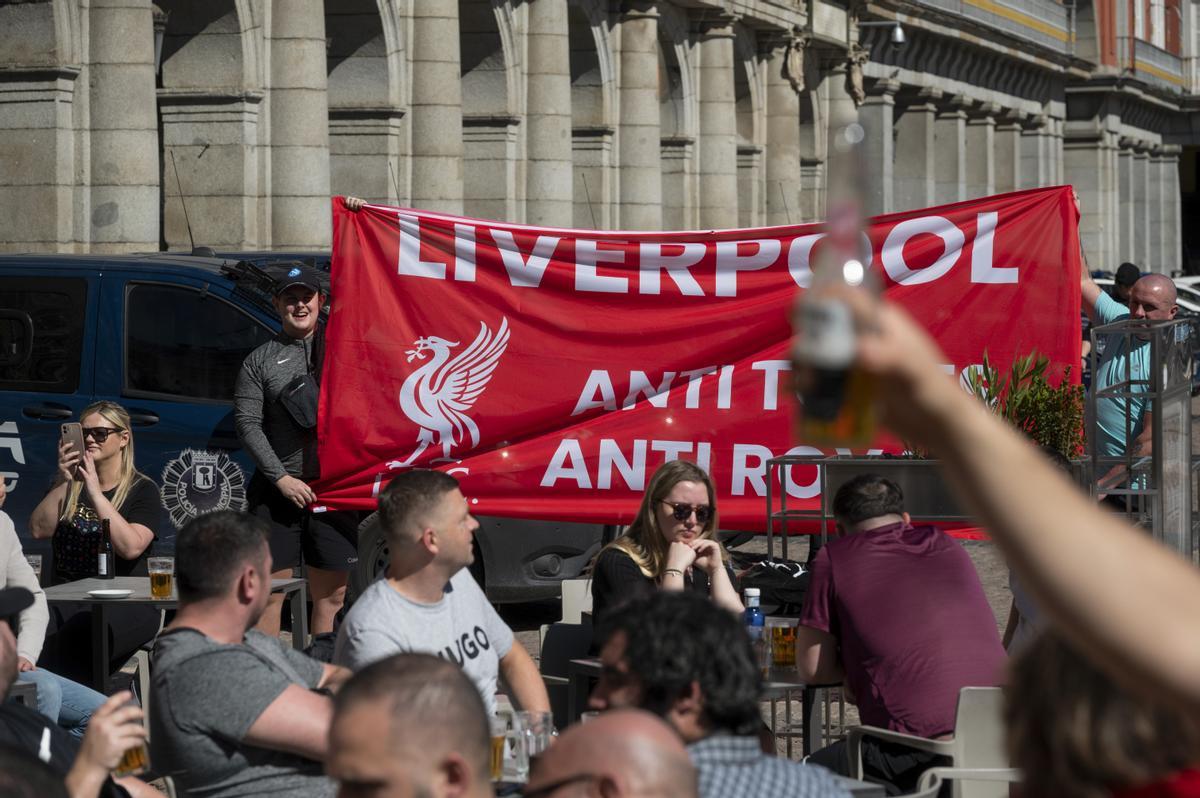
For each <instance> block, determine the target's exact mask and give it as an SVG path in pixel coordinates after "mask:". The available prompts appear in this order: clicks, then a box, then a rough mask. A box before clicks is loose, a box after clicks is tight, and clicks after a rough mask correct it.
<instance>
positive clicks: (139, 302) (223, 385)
mask: <svg viewBox="0 0 1200 798" xmlns="http://www.w3.org/2000/svg"><path fill="white" fill-rule="evenodd" d="M125 308H126V313H125V392H126V393H149V394H160V395H162V394H166V395H168V396H173V397H179V398H182V399H187V400H192V399H210V400H216V401H222V402H232V401H233V383H234V381H235V380H236V379H237V375H238V370H239V369H240V368H241V367H242V361H243V360H245V359H246V355H248V354H250V352H251V350H253V349H254V348H255V347H256V346H258V345H259V344H261V343H264V342H266V341H268V340H270V339H271V338H272V336H273V335H274V333H272V332H271V330H269V329H267V328H266V327H264V326H263V325H262V324H260V323H259V322H258V321H256V320H255V319H254V318H252V317H251V316H250V315H248V314H246V313H244V312H242V311H241V310H240V309H238V308H237V307H235V306H233V305H231V304H230V303H229V302H226V301H225V300H224V299H221V298H219V297H215V296H213V295H211V294H208V293H202V292H200V291H197V290H196V289H194V288H188V287H185V286H178V285H160V284H155V283H134V284H132V285H131V286H130V288H129V292H128V294H127V298H126V300H125Z"/></svg>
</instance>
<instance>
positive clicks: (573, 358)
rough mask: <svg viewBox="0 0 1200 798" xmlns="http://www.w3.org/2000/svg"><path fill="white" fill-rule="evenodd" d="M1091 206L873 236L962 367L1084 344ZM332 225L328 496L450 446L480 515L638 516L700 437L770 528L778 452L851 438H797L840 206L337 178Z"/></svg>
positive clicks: (1040, 198) (1031, 199) (1046, 205)
mask: <svg viewBox="0 0 1200 798" xmlns="http://www.w3.org/2000/svg"><path fill="white" fill-rule="evenodd" d="M1076 220H1077V217H1076V210H1075V206H1074V203H1073V201H1072V198H1071V189H1070V188H1067V187H1059V188H1047V189H1038V190H1031V191H1022V192H1017V193H1013V194H1005V195H1002V196H997V197H988V198H985V199H980V200H975V201H971V202H962V203H957V204H954V205H946V206H942V207H938V208H930V209H926V210H918V211H909V212H906V213H897V214H891V215H888V216H881V217H878V218H875V219H872V220H871V223H870V226H869V229H868V231H867V232H866V234H865V236H864V252H865V250H866V249H867V247H868V246H869V248H870V252H871V263H870V265H871V268H872V269H873V270H875V271H876V272H877V274H878V275H879V278H880V280H881V281H882V285H883V286H884V287H885V290H886V292H887V296H888V298H889V299H891V300H893V301H895V302H898V303H900V304H901V305H903V306H905V307H906V308H907V309H908V310H909V312H911V313H912V314H913V316H915V317H916V318H917V319H918V320H920V321H921V322H922V323H923V324H924V325H925V327H926V328H927V329H928V330H929V331H930V332H931V333H932V334H933V335H934V337H935V338H936V339H937V341H938V343H939V344H940V345H941V347H942V350H943V351H944V352H945V353H946V358H947V360H946V370H947V371H948V372H952V373H960V372H961V371H962V370H963V369H964V368H970V367H971V366H973V365H974V364H978V363H980V362H981V359H982V355H983V352H984V350H985V349H986V350H987V351H988V353H989V355H990V356H991V358H992V359H993V361H995V362H997V363H999V364H1001V365H1002V366H1004V367H1007V364H1008V363H1009V362H1011V360H1012V358H1013V357H1014V356H1018V355H1024V354H1026V353H1028V352H1029V351H1030V350H1031V349H1037V350H1039V351H1041V352H1043V353H1045V354H1047V355H1049V356H1050V357H1051V359H1052V360H1053V361H1054V362H1055V363H1057V364H1060V365H1067V364H1078V363H1079V356H1080V335H1079V268H1080V265H1079V246H1078V239H1077V233H1076ZM333 229H334V245H333V264H332V272H333V273H332V289H331V294H332V296H333V298H334V299H333V308H332V313H331V315H330V320H329V326H328V347H327V356H326V359H325V369H324V373H323V379H322V381H321V402H320V418H319V423H318V430H319V436H320V458H321V475H322V476H321V480H320V482H319V483H318V485H317V491H318V494H319V496H320V501H321V503H322V504H324V505H325V506H326V507H329V508H331V509H359V510H365V509H373V508H374V505H375V497H376V495H377V494H378V492H379V490H380V489H381V488H382V486H384V485H386V484H387V481H388V480H389V478H390V477H391V476H393V475H395V474H397V473H400V472H401V471H403V470H405V469H409V468H416V467H429V468H438V469H443V470H446V471H448V472H450V473H452V474H454V475H455V476H456V477H457V478H458V479H459V480H460V481H461V482H462V485H463V491H464V493H465V494H466V495H467V496H468V497H470V500H471V503H472V507H473V509H474V511H475V512H476V513H477V514H480V515H500V516H511V517H518V518H546V519H561V520H574V521H594V522H599V523H627V522H628V521H629V520H630V519H631V518H632V517H633V515H634V513H635V511H636V509H637V506H638V502H639V500H640V498H641V494H642V491H643V489H644V487H645V485H646V484H647V482H648V480H649V477H650V476H651V475H652V474H653V473H654V470H655V469H656V468H658V467H659V466H660V465H662V463H664V462H666V461H668V460H672V459H676V458H685V459H689V460H694V461H697V462H699V463H700V464H701V465H702V466H704V467H705V468H707V469H708V471H709V472H710V473H711V474H712V476H713V479H714V480H715V482H716V485H717V490H718V491H719V508H720V513H721V526H722V527H724V528H727V529H744V530H761V529H764V528H765V517H766V500H765V495H766V487H767V486H766V480H767V478H768V475H767V473H766V461H767V460H768V459H769V458H771V457H773V456H778V455H784V454H820V453H822V452H824V453H826V454H833V453H834V452H833V451H832V450H822V449H819V448H817V447H814V446H811V445H809V444H807V443H806V442H804V441H796V440H793V439H792V424H791V416H792V401H793V400H792V398H791V397H790V396H789V391H788V390H787V386H788V382H789V374H788V372H789V364H788V339H789V337H790V335H791V327H790V319H789V311H790V308H791V306H792V302H793V301H794V300H795V298H796V293H797V291H798V290H803V289H804V288H805V286H807V285H808V283H809V280H810V277H811V272H810V271H809V264H810V263H811V262H813V260H814V252H815V251H816V250H818V249H819V248H820V247H821V245H822V244H821V240H822V237H823V235H822V233H821V230H820V227H819V226H818V225H798V226H792V227H772V228H763V229H753V230H723V231H709V232H672V233H638V232H612V231H589V230H560V229H548V228H535V227H528V226H523V225H515V224H507V223H503V222H491V221H483V220H479V219H468V218H462V217H457V216H447V215H443V214H436V213H427V212H424V211H415V210H407V209H401V208H390V207H384V206H379V205H369V206H367V207H366V208H365V209H363V210H361V211H359V212H357V213H352V212H350V211H348V210H346V209H345V207H344V206H343V204H342V201H341V199H340V198H336V199H335V200H334V201H333ZM1077 370H1078V369H1076V371H1077ZM898 448H899V445H898V443H897V442H896V441H894V440H891V439H889V438H887V437H881V438H880V439H879V441H878V442H877V444H876V449H877V450H880V449H882V450H897V449H898ZM855 453H861V452H855ZM786 482H787V490H788V492H789V497H790V499H789V507H793V506H798V507H805V506H808V507H814V506H816V502H817V500H818V497H817V491H818V485H817V481H816V473H815V468H813V467H795V468H793V469H791V473H790V474H789V475H788V476H787V478H786ZM776 495H778V488H776Z"/></svg>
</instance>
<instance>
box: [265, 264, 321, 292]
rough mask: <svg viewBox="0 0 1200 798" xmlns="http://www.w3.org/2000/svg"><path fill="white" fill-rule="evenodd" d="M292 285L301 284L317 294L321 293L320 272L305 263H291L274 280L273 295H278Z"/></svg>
mask: <svg viewBox="0 0 1200 798" xmlns="http://www.w3.org/2000/svg"><path fill="white" fill-rule="evenodd" d="M293 285H303V286H305V287H307V288H311V289H312V290H313V291H316V292H317V293H318V294H319V293H321V272H320V271H318V270H317V269H315V268H313V267H312V266H309V265H308V264H307V263H299V262H297V263H293V264H292V265H291V266H290V267H286V268H285V269H284V271H283V273H282V275H280V277H279V279H278V280H276V281H275V290H274V294H275V296H279V295H280V294H281V293H283V292H284V291H285V290H286V289H288V288H290V287H291V286H293Z"/></svg>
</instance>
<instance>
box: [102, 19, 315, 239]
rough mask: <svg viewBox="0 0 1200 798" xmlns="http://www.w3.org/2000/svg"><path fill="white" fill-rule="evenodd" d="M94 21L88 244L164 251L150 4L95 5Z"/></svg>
mask: <svg viewBox="0 0 1200 798" xmlns="http://www.w3.org/2000/svg"><path fill="white" fill-rule="evenodd" d="M88 19H89V47H90V52H89V54H88V61H89V63H88V67H87V72H88V74H87V80H88V86H89V87H90V96H89V100H88V106H89V109H90V124H89V125H88V127H89V128H90V136H89V142H90V146H91V158H90V160H91V192H90V193H91V218H90V224H89V225H88V234H87V235H86V237H85V240H86V241H87V242H88V244H87V246H88V249H89V250H90V251H91V252H145V251H147V250H153V251H157V250H158V240H159V236H158V225H159V202H158V200H159V196H158V194H159V176H158V157H157V154H158V120H157V118H156V115H155V95H154V91H155V89H154V32H153V18H152V15H151V10H150V0H93V2H92V4H91V10H90V14H89V17H88ZM326 215H328V212H327V213H326Z"/></svg>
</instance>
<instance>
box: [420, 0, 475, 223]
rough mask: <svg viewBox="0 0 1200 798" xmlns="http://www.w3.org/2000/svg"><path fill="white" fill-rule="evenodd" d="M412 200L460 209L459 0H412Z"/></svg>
mask: <svg viewBox="0 0 1200 798" xmlns="http://www.w3.org/2000/svg"><path fill="white" fill-rule="evenodd" d="M411 59H412V61H411V64H412V67H411V72H410V74H411V75H412V105H411V118H412V128H411V133H412V144H411V145H410V151H411V153H412V155H411V158H410V163H411V165H412V203H413V205H414V206H415V207H417V208H423V209H427V210H431V211H445V212H447V213H462V211H463V120H462V74H461V72H462V62H461V59H460V58H459V45H458V0H412V56H411Z"/></svg>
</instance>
